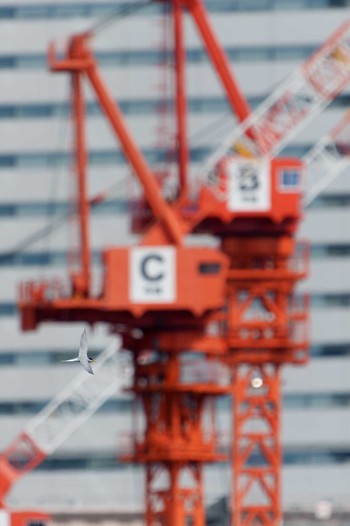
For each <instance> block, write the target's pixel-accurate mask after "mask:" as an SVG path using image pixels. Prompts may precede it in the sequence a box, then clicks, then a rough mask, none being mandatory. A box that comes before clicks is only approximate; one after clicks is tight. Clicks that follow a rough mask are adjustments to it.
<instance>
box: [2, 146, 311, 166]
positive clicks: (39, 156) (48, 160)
mask: <svg viewBox="0 0 350 526" xmlns="http://www.w3.org/2000/svg"><path fill="white" fill-rule="evenodd" d="M311 146H312V144H302V145H290V146H288V147H287V148H285V150H284V152H283V153H284V155H287V156H292V157H303V156H304V155H305V154H306V152H307V151H308V150H310V148H311ZM143 155H144V157H145V159H146V160H147V162H148V163H150V164H161V163H165V162H167V161H169V152H167V151H165V150H160V149H159V148H145V149H144V150H143ZM209 155H210V150H209V149H208V148H207V147H204V146H203V147H200V146H199V147H193V148H191V149H190V161H191V162H202V161H204V160H205V159H207V158H208V157H209ZM88 162H89V164H90V165H93V166H100V165H114V164H122V165H125V163H126V161H125V157H124V155H123V153H122V152H121V151H117V150H115V149H113V150H96V151H91V150H90V152H89V154H88ZM71 164H72V154H69V153H65V152H45V153H17V154H2V155H0V168H40V167H42V168H44V167H45V168H50V167H56V166H71Z"/></svg>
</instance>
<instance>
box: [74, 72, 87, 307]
mask: <svg viewBox="0 0 350 526" xmlns="http://www.w3.org/2000/svg"><path fill="white" fill-rule="evenodd" d="M81 77H82V76H81V73H80V72H79V71H76V72H74V73H73V74H72V98H73V100H72V108H73V112H74V113H73V123H74V127H75V163H76V173H77V175H78V187H79V191H78V206H79V217H80V221H79V226H80V241H81V247H80V257H81V261H80V272H78V273H74V275H72V277H71V279H72V282H73V283H74V290H75V292H76V294H77V295H80V296H82V297H89V294H90V281H91V270H90V252H91V250H90V238H89V212H90V209H89V201H88V192H87V188H86V185H87V178H86V166H87V152H86V147H85V122H84V119H85V107H84V98H83V93H82V78H81Z"/></svg>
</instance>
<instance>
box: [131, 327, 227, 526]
mask: <svg viewBox="0 0 350 526" xmlns="http://www.w3.org/2000/svg"><path fill="white" fill-rule="evenodd" d="M166 336H167V337H168V338H166ZM173 336H175V334H174V332H167V333H165V334H163V338H159V333H158V332H154V331H151V332H150V333H147V336H145V337H144V338H141V339H140V340H136V341H134V342H132V341H131V340H130V337H129V338H128V339H127V340H126V342H125V343H127V345H128V348H129V349H132V351H133V355H134V366H135V383H134V387H133V389H132V390H133V392H134V393H135V394H136V397H137V398H138V399H139V400H140V403H141V405H142V407H143V414H144V416H145V418H146V425H145V431H144V432H143V433H141V434H140V436H137V435H136V436H135V438H134V452H133V454H132V455H131V456H129V457H127V458H126V460H128V461H130V460H131V461H132V462H141V463H143V464H145V465H146V495H145V497H146V498H145V501H146V524H147V525H152V526H153V525H155V524H162V525H166V526H179V525H185V524H193V525H195V526H203V525H204V524H205V508H204V488H203V464H204V463H208V462H218V461H223V460H225V459H226V456H225V455H223V454H222V453H220V452H219V451H218V437H217V433H216V429H215V423H214V422H215V414H213V412H214V411H215V398H216V397H217V396H221V395H223V394H226V393H228V392H229V391H230V387H229V385H228V384H227V385H226V386H221V385H218V379H217V378H216V377H215V374H213V373H214V371H215V367H214V365H217V366H218V365H220V363H219V361H218V355H217V353H213V352H211V353H210V354H208V355H207V356H206V360H205V361H204V358H203V357H200V358H198V359H197V360H193V359H192V362H194V365H195V367H194V368H192V369H191V367H189V365H188V363H186V354H187V353H186V348H184V347H183V343H182V340H183V338H186V337H187V338H188V337H191V331H186V332H183V333H179V332H176V338H174V337H173ZM164 337H165V339H164ZM194 337H195V335H194ZM171 341H172V344H171V345H170V346H169V345H166V342H168V343H170V342H171ZM155 342H157V343H156V344H155ZM163 343H165V346H164V347H163ZM150 349H151V350H150ZM203 362H204V363H205V364H206V365H207V367H206V368H203ZM196 367H197V368H196ZM189 373H190V374H189ZM209 414H211V419H210V421H211V425H208V422H206V421H205V417H208V415H209ZM164 477H165V478H166V480H167V486H166V487H165V488H164V487H162V488H160V487H159V483H160V481H161V480H162V478H164Z"/></svg>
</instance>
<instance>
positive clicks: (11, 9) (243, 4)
mask: <svg viewBox="0 0 350 526" xmlns="http://www.w3.org/2000/svg"><path fill="white" fill-rule="evenodd" d="M138 3H139V4H141V3H145V4H148V5H146V6H145V7H144V8H143V9H142V14H143V15H144V14H148V15H150V14H158V13H162V12H163V9H164V8H163V6H162V5H161V3H157V2H154V3H148V2H138ZM134 4H137V2H134ZM117 5H118V9H116V3H115V2H111V1H109V2H96V1H95V2H81V3H78V4H77V3H74V2H72V3H68V2H66V3H62V4H60V3H57V4H54V3H53V4H45V3H43V4H39V3H37V4H32V5H26V4H25V3H23V4H22V5H15V6H13V5H11V4H7V5H2V6H1V7H0V19H1V18H3V19H9V18H10V19H11V18H17V19H30V18H35V19H38V18H74V17H76V18H78V17H79V18H80V17H99V16H109V15H112V14H113V13H115V14H116V15H117V13H118V12H119V10H120V14H123V12H124V11H125V9H126V8H127V7H129V5H130V2H129V3H127V2H120V3H119V4H117ZM206 5H207V7H208V10H209V11H210V12H211V13H222V12H224V13H228V12H237V11H241V12H242V11H270V10H283V9H319V8H327V7H330V8H332V7H345V6H347V5H348V0H206Z"/></svg>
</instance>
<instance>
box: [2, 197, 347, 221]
mask: <svg viewBox="0 0 350 526" xmlns="http://www.w3.org/2000/svg"><path fill="white" fill-rule="evenodd" d="M134 204H135V202H134V201H133V200H127V199H110V200H108V201H107V200H106V201H102V202H99V203H98V204H97V205H95V206H92V208H91V212H92V214H93V215H109V214H125V213H128V212H130V210H131V209H132V208H133V206H134ZM349 205H350V195H349V194H346V193H344V194H334V195H320V196H318V197H317V198H316V199H315V201H313V203H312V205H311V206H310V208H311V207H312V208H339V207H348V206H349ZM73 212H74V210H73V208H72V205H71V204H70V203H67V202H64V201H59V202H52V203H48V202H42V201H37V202H25V203H0V218H2V217H4V218H9V217H40V216H48V217H52V218H53V219H55V220H56V219H57V220H58V219H60V218H61V217H62V221H63V220H64V218H65V216H66V218H68V216H69V215H70V214H71V213H73ZM57 216H58V217H57Z"/></svg>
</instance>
